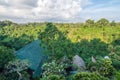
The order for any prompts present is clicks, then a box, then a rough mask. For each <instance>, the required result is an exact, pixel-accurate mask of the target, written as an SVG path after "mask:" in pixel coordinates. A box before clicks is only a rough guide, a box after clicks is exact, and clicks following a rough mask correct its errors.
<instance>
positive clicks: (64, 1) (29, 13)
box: [0, 0, 120, 22]
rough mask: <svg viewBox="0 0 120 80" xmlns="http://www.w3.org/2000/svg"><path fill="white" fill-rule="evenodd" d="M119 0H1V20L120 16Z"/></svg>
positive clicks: (60, 19)
mask: <svg viewBox="0 0 120 80" xmlns="http://www.w3.org/2000/svg"><path fill="white" fill-rule="evenodd" d="M119 4H120V1H119V0H109V1H108V0H106V1H101V0H0V20H5V19H9V20H12V21H15V22H34V21H42V22H44V21H51V22H79V21H84V20H86V19H88V18H93V19H98V18H100V17H105V18H108V17H109V18H111V17H112V18H114V19H117V17H119V14H120V11H119V8H120V6H119Z"/></svg>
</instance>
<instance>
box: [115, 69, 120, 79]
mask: <svg viewBox="0 0 120 80" xmlns="http://www.w3.org/2000/svg"><path fill="white" fill-rule="evenodd" d="M115 80H120V71H118V72H117V73H116V75H115Z"/></svg>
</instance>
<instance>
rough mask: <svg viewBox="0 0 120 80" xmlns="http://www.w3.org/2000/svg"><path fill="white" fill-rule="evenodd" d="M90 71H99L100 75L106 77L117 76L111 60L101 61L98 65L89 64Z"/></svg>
mask: <svg viewBox="0 0 120 80" xmlns="http://www.w3.org/2000/svg"><path fill="white" fill-rule="evenodd" d="M88 69H89V70H90V71H91V72H95V71H97V72H98V73H99V74H100V75H102V76H105V77H112V76H114V75H115V69H114V67H113V66H112V61H111V60H110V59H99V60H98V61H97V62H96V63H92V62H91V63H89V64H88Z"/></svg>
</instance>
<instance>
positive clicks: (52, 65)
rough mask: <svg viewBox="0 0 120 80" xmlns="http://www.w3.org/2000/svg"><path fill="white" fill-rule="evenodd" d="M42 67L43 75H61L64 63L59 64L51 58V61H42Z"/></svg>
mask: <svg viewBox="0 0 120 80" xmlns="http://www.w3.org/2000/svg"><path fill="white" fill-rule="evenodd" d="M42 69H43V70H44V72H43V76H48V75H50V74H58V75H61V74H62V73H64V64H59V63H57V62H56V61H55V60H53V61H52V62H49V63H44V64H43V66H42Z"/></svg>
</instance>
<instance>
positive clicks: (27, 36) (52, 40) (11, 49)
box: [0, 18, 120, 80]
mask: <svg viewBox="0 0 120 80" xmlns="http://www.w3.org/2000/svg"><path fill="white" fill-rule="evenodd" d="M36 39H40V40H41V44H40V46H41V47H42V48H43V49H44V53H45V54H46V55H47V56H48V61H46V62H45V63H44V64H43V66H42V69H43V73H42V75H41V76H39V77H38V79H35V80H46V79H47V80H79V79H80V80H109V79H110V80H119V72H118V71H119V70H120V69H119V67H120V24H119V23H116V22H115V21H112V22H110V21H108V20H107V19H104V18H102V19H100V20H98V21H94V20H91V19H89V20H87V21H86V22H85V23H64V24H63V23H28V24H17V23H13V22H11V21H0V80H12V79H14V80H18V79H20V78H21V76H20V75H21V74H24V75H22V79H25V80H29V78H30V77H31V75H29V72H28V71H27V69H28V67H29V66H28V65H27V63H25V64H24V62H23V63H22V62H21V61H19V60H16V58H15V56H14V55H15V54H14V53H15V51H17V50H19V49H20V48H22V47H24V46H25V45H27V44H28V43H30V42H32V41H34V40H36ZM75 55H79V56H80V57H82V58H83V60H84V61H85V64H86V67H87V69H86V70H85V72H82V71H77V72H76V73H74V74H72V75H71V71H74V70H75V69H74V68H73V65H72V62H73V61H72V59H73V57H74V56H75ZM92 56H94V57H95V59H96V63H94V62H92V61H91V57H92ZM105 56H108V58H104V57H105ZM16 63H17V64H16ZM13 64H14V66H15V67H16V68H17V69H16V70H20V71H19V72H18V71H13V69H14V66H13ZM21 64H22V65H23V66H22V65H21ZM7 66H9V68H8V67H7ZM20 66H21V67H20ZM8 69H9V70H12V71H13V72H12V74H7V73H6V72H9V71H8ZM17 73H18V74H17ZM32 80H34V79H32Z"/></svg>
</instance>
